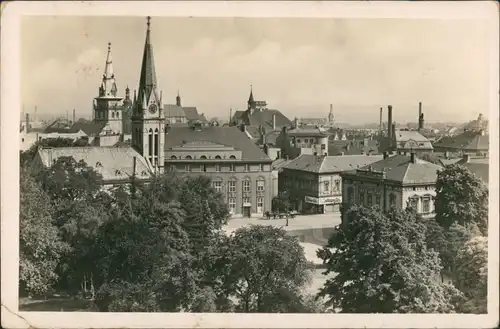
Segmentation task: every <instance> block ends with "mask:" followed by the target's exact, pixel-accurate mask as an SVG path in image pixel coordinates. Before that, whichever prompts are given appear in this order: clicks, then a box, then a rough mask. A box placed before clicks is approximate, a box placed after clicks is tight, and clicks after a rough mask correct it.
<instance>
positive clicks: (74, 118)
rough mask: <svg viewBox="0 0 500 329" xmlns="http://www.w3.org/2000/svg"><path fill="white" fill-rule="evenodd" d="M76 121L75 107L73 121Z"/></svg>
mask: <svg viewBox="0 0 500 329" xmlns="http://www.w3.org/2000/svg"><path fill="white" fill-rule="evenodd" d="M75 122H76V111H75V109H73V123H75Z"/></svg>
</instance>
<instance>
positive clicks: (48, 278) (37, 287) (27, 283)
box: [19, 169, 69, 295]
mask: <svg viewBox="0 0 500 329" xmlns="http://www.w3.org/2000/svg"><path fill="white" fill-rule="evenodd" d="M20 176H21V181H20V217H19V229H20V230H19V231H20V232H19V233H20V235H19V249H20V254H19V267H20V272H19V281H20V288H21V292H26V293H28V294H30V295H43V294H45V293H46V292H48V291H49V290H50V289H51V288H52V285H53V284H54V283H55V282H56V280H57V278H58V276H57V273H56V268H57V265H58V264H59V261H60V259H61V257H62V255H63V254H64V253H65V252H67V251H68V247H69V246H68V245H67V244H66V243H64V242H63V241H62V239H61V237H60V236H59V232H58V229H57V227H56V226H55V225H54V223H53V220H52V216H51V212H52V209H51V206H50V200H49V198H48V196H47V195H46V194H45V193H44V192H43V190H42V189H41V188H40V186H39V185H38V184H37V183H36V181H35V180H34V179H33V177H32V176H31V175H30V173H29V172H27V170H25V169H21V175H20Z"/></svg>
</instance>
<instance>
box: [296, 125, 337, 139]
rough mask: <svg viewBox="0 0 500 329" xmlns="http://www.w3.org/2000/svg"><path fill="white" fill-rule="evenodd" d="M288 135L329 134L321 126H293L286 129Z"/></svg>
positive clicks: (324, 135)
mask: <svg viewBox="0 0 500 329" xmlns="http://www.w3.org/2000/svg"><path fill="white" fill-rule="evenodd" d="M288 134H289V135H290V136H323V137H326V136H329V135H330V134H329V133H328V132H327V131H326V130H324V129H321V128H315V127H314V128H313V127H310V128H294V129H290V130H289V131H288Z"/></svg>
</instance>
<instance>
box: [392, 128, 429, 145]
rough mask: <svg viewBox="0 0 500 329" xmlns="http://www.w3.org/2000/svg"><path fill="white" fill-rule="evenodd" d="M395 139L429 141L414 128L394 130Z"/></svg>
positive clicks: (400, 140)
mask: <svg viewBox="0 0 500 329" xmlns="http://www.w3.org/2000/svg"><path fill="white" fill-rule="evenodd" d="M395 137H396V141H397V142H406V141H409V140H413V141H415V142H429V139H428V138H427V137H425V136H423V135H422V134H421V133H419V132H418V131H416V130H396V136H395Z"/></svg>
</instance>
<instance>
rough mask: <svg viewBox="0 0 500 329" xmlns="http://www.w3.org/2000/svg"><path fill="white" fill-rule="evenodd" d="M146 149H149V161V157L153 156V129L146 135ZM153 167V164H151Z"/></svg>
mask: <svg viewBox="0 0 500 329" xmlns="http://www.w3.org/2000/svg"><path fill="white" fill-rule="evenodd" d="M148 149H149V153H148V154H149V157H150V161H151V156H152V155H153V129H151V128H150V129H149V135H148ZM153 165H154V163H153Z"/></svg>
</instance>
